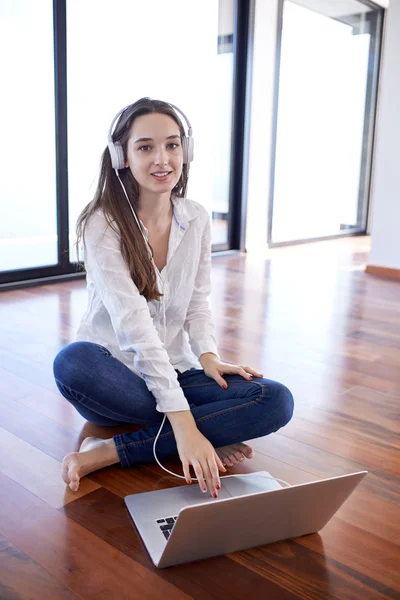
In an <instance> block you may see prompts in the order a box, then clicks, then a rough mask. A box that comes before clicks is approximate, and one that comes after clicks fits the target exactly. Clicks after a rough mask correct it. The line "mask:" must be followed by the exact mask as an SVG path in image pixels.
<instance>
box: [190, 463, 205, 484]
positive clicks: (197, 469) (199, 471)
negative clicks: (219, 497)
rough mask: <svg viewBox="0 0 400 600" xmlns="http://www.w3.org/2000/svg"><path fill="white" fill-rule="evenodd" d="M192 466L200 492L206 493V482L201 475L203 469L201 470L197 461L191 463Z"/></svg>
mask: <svg viewBox="0 0 400 600" xmlns="http://www.w3.org/2000/svg"><path fill="white" fill-rule="evenodd" d="M192 465H193V469H194V472H195V473H196V477H197V479H198V482H199V487H200V489H201V491H202V492H206V491H207V486H206V482H205V479H204V475H203V469H202V468H201V465H200V463H199V462H197V460H196V461H192Z"/></svg>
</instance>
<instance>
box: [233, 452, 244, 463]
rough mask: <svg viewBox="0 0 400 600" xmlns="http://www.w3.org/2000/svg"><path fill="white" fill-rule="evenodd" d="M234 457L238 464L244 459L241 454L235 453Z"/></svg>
mask: <svg viewBox="0 0 400 600" xmlns="http://www.w3.org/2000/svg"><path fill="white" fill-rule="evenodd" d="M235 456H236V459H237V460H238V462H242V461H243V460H244V459H245V456H244V454H243V452H235Z"/></svg>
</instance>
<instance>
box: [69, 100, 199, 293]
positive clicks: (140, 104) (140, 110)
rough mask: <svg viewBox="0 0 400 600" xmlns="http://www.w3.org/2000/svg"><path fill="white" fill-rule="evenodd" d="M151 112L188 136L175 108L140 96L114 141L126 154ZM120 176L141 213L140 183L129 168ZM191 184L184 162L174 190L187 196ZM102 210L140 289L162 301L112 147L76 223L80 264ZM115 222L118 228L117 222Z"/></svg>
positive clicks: (119, 125) (123, 117) (122, 118)
mask: <svg viewBox="0 0 400 600" xmlns="http://www.w3.org/2000/svg"><path fill="white" fill-rule="evenodd" d="M149 113H161V114H164V115H168V116H169V117H171V118H172V119H173V120H174V121H175V123H176V124H177V125H178V127H179V131H180V135H181V139H182V137H184V136H185V130H184V128H183V125H182V123H181V121H180V119H179V118H178V116H177V114H176V112H175V111H174V109H173V108H172V107H171V106H170V105H169V104H167V103H166V102H162V101H161V100H151V99H150V98H140V100H137V102H134V103H133V104H131V105H130V106H128V107H127V108H126V109H125V110H124V112H123V113H122V115H121V116H120V118H119V120H118V123H117V126H116V128H115V130H114V133H113V136H112V137H113V141H114V142H120V144H121V145H122V148H123V151H124V156H125V157H126V147H127V142H128V139H129V134H130V128H131V126H132V123H133V121H134V120H135V119H136V118H137V117H140V116H142V115H147V114H149ZM119 175H120V178H121V181H122V183H123V184H124V186H125V189H126V191H127V194H128V197H129V199H130V201H131V204H132V206H133V209H134V210H135V212H137V207H138V200H139V185H138V183H137V181H136V179H135V178H134V177H133V175H132V173H131V170H130V169H129V168H126V169H121V170H120V171H119ZM187 183H188V165H187V164H184V165H183V167H182V173H181V176H180V178H179V181H178V182H177V184H176V185H175V187H174V188H173V190H172V193H173V194H174V195H175V196H179V197H184V196H185V194H186V188H187ZM100 208H101V209H102V210H103V213H104V216H105V218H106V221H107V223H108V225H109V226H110V227H111V228H112V229H113V230H114V231H115V232H116V233H118V235H119V236H120V249H121V254H122V257H123V259H124V260H125V262H126V264H127V266H128V268H129V272H130V275H131V277H132V280H133V282H134V283H135V285H136V287H137V288H138V290H139V292H140V293H141V294H142V295H143V296H144V297H145V298H146V300H147V301H149V300H159V298H160V296H161V293H160V292H159V291H158V289H157V278H156V274H155V270H154V267H153V264H152V262H151V259H150V257H149V252H148V250H147V246H146V243H145V241H144V239H143V236H142V233H141V232H140V230H139V227H138V225H137V223H136V219H135V218H134V216H133V214H132V211H131V209H130V208H129V206H128V204H127V201H126V198H125V195H124V192H123V190H122V187H121V184H120V183H119V181H118V178H117V176H116V173H115V171H114V169H113V168H112V165H111V158H110V153H109V150H108V148H106V149H105V150H104V152H103V154H102V157H101V164H100V175H99V181H98V185H97V189H96V193H95V195H94V198H93V200H92V201H91V202H89V204H88V205H87V206H86V207H85V208H84V209H83V211H82V212H81V214H80V215H79V217H78V220H77V223H76V235H77V241H76V251H77V256H78V264H79V265H80V266H81V267H82V268H83V269H84V265H83V263H82V262H80V260H79V244H80V242H81V241H82V240H83V242H84V243H85V230H86V226H87V224H88V221H89V218H90V217H91V216H92V215H93V214H94V213H95V212H96V211H97V210H98V209H100ZM112 221H115V223H116V225H117V227H118V229H116V227H115V225H113V223H112Z"/></svg>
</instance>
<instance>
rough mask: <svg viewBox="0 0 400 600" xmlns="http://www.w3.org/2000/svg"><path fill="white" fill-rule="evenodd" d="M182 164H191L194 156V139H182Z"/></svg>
mask: <svg viewBox="0 0 400 600" xmlns="http://www.w3.org/2000/svg"><path fill="white" fill-rule="evenodd" d="M182 150H183V162H184V163H185V164H188V163H190V162H192V160H193V156H194V139H193V138H192V137H187V136H185V137H184V138H183V139H182Z"/></svg>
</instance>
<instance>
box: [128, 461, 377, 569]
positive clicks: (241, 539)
mask: <svg viewBox="0 0 400 600" xmlns="http://www.w3.org/2000/svg"><path fill="white" fill-rule="evenodd" d="M366 474H367V471H361V472H359V473H351V474H349V475H341V476H339V477H332V478H330V479H322V480H319V481H313V482H311V483H302V484H299V485H293V486H290V487H282V486H281V485H280V484H279V483H278V482H277V481H275V480H272V479H266V478H265V476H268V477H271V475H270V474H269V473H268V472H267V471H258V472H257V473H251V474H248V475H241V476H238V475H226V476H224V477H221V478H220V480H221V489H220V490H219V496H218V498H217V499H214V498H212V497H211V496H210V495H209V493H207V496H206V495H205V494H203V492H202V491H201V490H200V488H199V486H198V485H197V484H195V485H186V486H181V487H174V488H169V489H166V490H157V491H154V492H145V493H141V494H133V495H130V496H127V497H126V498H125V503H126V506H127V508H128V510H129V513H130V515H131V517H132V519H133V522H134V523H135V525H136V527H137V529H138V531H139V534H140V536H141V538H142V540H143V542H144V544H145V546H146V548H147V550H148V552H149V554H150V556H151V559H152V561H153V563H154V564H155V565H156V567H158V568H164V567H170V566H172V565H179V564H182V563H187V562H192V561H195V560H200V559H203V558H210V557H211V556H218V555H221V554H227V553H229V552H236V551H238V550H245V549H246V548H252V547H254V546H261V545H263V544H269V543H272V542H277V541H279V540H286V539H289V538H295V537H299V536H301V535H307V534H309V533H315V532H316V531H319V530H320V529H322V528H323V527H324V526H325V525H326V523H327V522H328V521H329V520H330V519H331V518H332V516H333V515H334V514H335V513H336V511H337V510H338V509H339V508H340V507H341V505H342V504H343V502H344V501H345V500H346V499H347V498H348V497H349V495H350V494H351V493H352V491H353V490H354V489H355V488H356V486H357V485H358V484H359V483H360V481H361V480H362V479H363V478H364V477H365V475H366Z"/></svg>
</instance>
